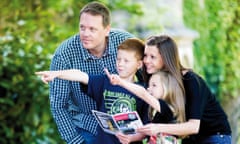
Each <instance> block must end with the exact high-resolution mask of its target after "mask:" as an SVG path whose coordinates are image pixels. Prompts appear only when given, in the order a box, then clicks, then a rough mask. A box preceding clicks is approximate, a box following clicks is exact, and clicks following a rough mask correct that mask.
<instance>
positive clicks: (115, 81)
mask: <svg viewBox="0 0 240 144" xmlns="http://www.w3.org/2000/svg"><path fill="white" fill-rule="evenodd" d="M104 71H105V73H106V75H107V77H108V79H109V80H110V82H111V84H112V85H120V82H121V78H120V77H119V76H118V75H116V74H110V73H109V71H108V69H106V68H105V69H104Z"/></svg>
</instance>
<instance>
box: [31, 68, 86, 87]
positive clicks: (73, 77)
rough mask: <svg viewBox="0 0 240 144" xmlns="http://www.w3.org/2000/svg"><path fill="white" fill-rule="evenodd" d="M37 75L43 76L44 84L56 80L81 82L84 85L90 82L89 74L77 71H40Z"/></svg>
mask: <svg viewBox="0 0 240 144" xmlns="http://www.w3.org/2000/svg"><path fill="white" fill-rule="evenodd" d="M35 74H36V75H39V76H41V79H42V81H43V82H44V83H48V82H50V81H53V79H54V78H59V79H64V80H70V81H79V82H81V83H83V84H88V80H89V76H88V74H87V73H85V72H82V71H80V70H76V69H71V70H61V71H40V72H36V73H35Z"/></svg>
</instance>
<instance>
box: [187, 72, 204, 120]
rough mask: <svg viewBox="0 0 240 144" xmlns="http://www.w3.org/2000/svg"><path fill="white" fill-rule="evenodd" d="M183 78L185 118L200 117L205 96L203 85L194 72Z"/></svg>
mask: <svg viewBox="0 0 240 144" xmlns="http://www.w3.org/2000/svg"><path fill="white" fill-rule="evenodd" d="M188 75H189V76H188V77H187V78H185V82H184V87H185V92H186V117H187V119H201V117H202V113H203V109H204V105H205V103H206V97H205V95H204V89H203V85H202V84H201V81H200V80H199V78H198V77H197V76H196V75H195V74H194V73H192V72H191V73H189V74H188Z"/></svg>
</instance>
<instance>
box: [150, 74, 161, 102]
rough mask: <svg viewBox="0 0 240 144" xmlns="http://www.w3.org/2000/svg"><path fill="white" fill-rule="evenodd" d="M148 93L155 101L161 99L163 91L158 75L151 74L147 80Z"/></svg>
mask: <svg viewBox="0 0 240 144" xmlns="http://www.w3.org/2000/svg"><path fill="white" fill-rule="evenodd" d="M147 90H148V92H149V93H150V94H151V95H152V96H154V97H155V98H157V99H163V94H164V89H163V85H162V83H161V80H160V76H159V75H158V74H153V75H152V76H151V78H150V80H149V87H148V89H147Z"/></svg>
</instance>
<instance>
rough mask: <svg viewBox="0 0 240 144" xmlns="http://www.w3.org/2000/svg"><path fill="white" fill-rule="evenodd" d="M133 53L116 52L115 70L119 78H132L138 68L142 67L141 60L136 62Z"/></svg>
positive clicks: (125, 51)
mask: <svg viewBox="0 0 240 144" xmlns="http://www.w3.org/2000/svg"><path fill="white" fill-rule="evenodd" d="M135 54H136V53H135V52H133V51H127V50H121V49H120V50H118V53H117V70H118V74H119V76H120V77H121V78H126V79H129V78H133V76H134V75H135V73H136V72H137V70H138V69H139V68H141V67H142V60H138V59H137V58H136V56H135Z"/></svg>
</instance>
